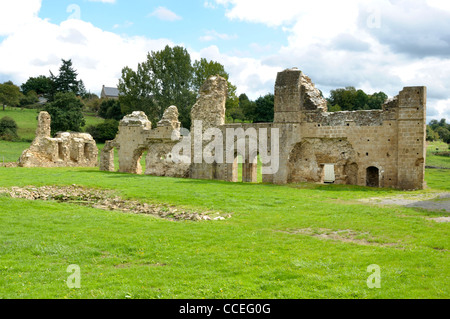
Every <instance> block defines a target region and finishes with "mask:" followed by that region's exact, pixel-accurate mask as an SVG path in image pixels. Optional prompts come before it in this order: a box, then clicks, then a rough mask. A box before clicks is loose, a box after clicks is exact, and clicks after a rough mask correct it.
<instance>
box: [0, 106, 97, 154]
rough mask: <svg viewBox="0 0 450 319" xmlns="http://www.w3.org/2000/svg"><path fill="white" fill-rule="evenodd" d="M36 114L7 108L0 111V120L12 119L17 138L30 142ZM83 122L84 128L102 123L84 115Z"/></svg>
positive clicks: (25, 110)
mask: <svg viewBox="0 0 450 319" xmlns="http://www.w3.org/2000/svg"><path fill="white" fill-rule="evenodd" d="M38 114H39V111H38V110H35V109H21V108H17V107H7V108H6V110H5V111H2V110H0V118H2V117H4V116H9V117H11V118H13V119H14V120H15V121H16V123H17V126H18V127H19V129H18V132H17V133H18V135H19V137H20V138H21V139H22V140H24V141H28V142H31V141H32V140H33V139H34V137H35V132H36V127H37V117H38ZM85 120H86V125H85V126H84V128H86V127H87V126H89V125H95V124H99V123H102V122H103V121H104V120H103V119H102V118H99V117H96V116H94V115H93V114H85ZM0 149H1V148H0Z"/></svg>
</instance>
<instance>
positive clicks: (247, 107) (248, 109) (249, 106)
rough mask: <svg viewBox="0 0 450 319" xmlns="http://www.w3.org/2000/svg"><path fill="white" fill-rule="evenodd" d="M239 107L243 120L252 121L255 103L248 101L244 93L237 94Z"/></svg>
mask: <svg viewBox="0 0 450 319" xmlns="http://www.w3.org/2000/svg"><path fill="white" fill-rule="evenodd" d="M239 108H240V109H241V110H242V113H243V115H244V120H245V121H248V122H253V121H254V120H255V110H256V103H255V102H254V101H250V99H249V98H248V96H247V95H246V94H245V93H242V94H241V95H239Z"/></svg>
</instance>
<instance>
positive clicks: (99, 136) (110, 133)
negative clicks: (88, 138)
mask: <svg viewBox="0 0 450 319" xmlns="http://www.w3.org/2000/svg"><path fill="white" fill-rule="evenodd" d="M86 131H87V132H88V133H89V134H91V135H92V137H93V138H94V140H95V141H96V142H97V143H105V142H106V141H109V140H113V139H114V138H115V137H116V134H117V132H118V131H119V122H118V121H116V120H106V121H105V122H103V123H100V124H97V125H89V126H88V127H87V128H86Z"/></svg>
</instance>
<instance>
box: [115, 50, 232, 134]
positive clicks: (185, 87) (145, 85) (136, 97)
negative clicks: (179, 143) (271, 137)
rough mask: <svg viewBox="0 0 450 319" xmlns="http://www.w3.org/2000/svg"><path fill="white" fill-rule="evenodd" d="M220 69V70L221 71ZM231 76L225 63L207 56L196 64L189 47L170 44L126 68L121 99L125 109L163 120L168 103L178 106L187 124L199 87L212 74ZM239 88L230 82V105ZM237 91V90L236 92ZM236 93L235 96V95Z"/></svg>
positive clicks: (189, 123)
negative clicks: (209, 59)
mask: <svg viewBox="0 0 450 319" xmlns="http://www.w3.org/2000/svg"><path fill="white" fill-rule="evenodd" d="M218 73H219V74H218ZM217 74H218V75H223V76H225V77H226V78H228V74H227V73H226V72H225V70H224V68H223V66H222V65H220V64H219V63H217V62H212V61H210V62H208V61H207V60H206V59H201V60H200V61H195V62H194V64H193V65H192V63H191V57H190V55H189V53H188V51H187V50H186V49H185V48H183V47H180V46H176V47H173V48H171V47H169V46H166V47H165V48H164V50H161V51H157V52H154V51H152V52H150V53H148V54H147V60H146V61H144V62H142V63H139V64H138V67H137V69H136V71H135V70H132V69H131V68H129V67H124V68H123V69H122V77H121V79H120V80H119V92H120V96H119V101H120V104H121V108H122V113H129V112H131V111H144V112H145V113H146V114H147V116H148V117H149V119H150V120H151V121H152V122H155V121H156V122H157V121H159V120H160V119H161V118H162V116H163V114H164V111H165V110H166V109H167V107H169V106H171V105H175V106H177V108H178V112H179V120H180V122H181V124H182V125H183V127H190V125H191V118H190V111H191V108H192V106H193V105H194V103H195V100H196V97H197V93H198V89H199V88H200V86H201V85H202V84H203V82H204V81H206V79H207V78H208V77H209V76H210V75H217ZM235 91H236V88H235V87H233V86H231V85H230V88H229V97H232V98H229V99H228V100H227V105H230V107H231V106H233V104H236V105H237V104H238V100H237V97H235ZM233 92H234V93H233ZM233 94H234V97H233Z"/></svg>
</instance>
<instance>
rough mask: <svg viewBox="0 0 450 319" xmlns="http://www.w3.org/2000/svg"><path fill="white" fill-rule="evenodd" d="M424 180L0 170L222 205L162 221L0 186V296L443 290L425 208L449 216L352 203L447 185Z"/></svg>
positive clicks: (338, 294)
mask: <svg viewBox="0 0 450 319" xmlns="http://www.w3.org/2000/svg"><path fill="white" fill-rule="evenodd" d="M17 112H19V111H17ZM30 113H31V112H30ZM25 114H27V113H26V112H24V113H23V114H22V116H23V118H24V119H23V121H24V122H26V119H25V117H26V116H30V114H28V115H25ZM16 116H17V114H16ZM16 120H17V119H16ZM30 128H31V125H30ZM28 146H29V143H11V142H0V160H1V158H2V156H5V158H6V159H11V161H16V160H17V158H18V157H19V156H20V154H21V152H22V151H23V150H24V149H25V148H27V147H28ZM98 147H99V149H101V148H102V147H103V145H101V144H99V145H98ZM436 147H443V145H440V144H439V145H438V144H430V145H429V150H430V151H429V152H430V156H429V158H428V161H430V160H431V161H435V162H438V161H439V163H440V165H439V166H440V167H450V163H449V162H448V161H447V158H444V159H440V158H439V159H435V157H437V156H434V155H432V154H431V151H432V150H433V148H436ZM2 154H5V155H2ZM143 163H144V159H143ZM427 163H428V162H427ZM116 165H118V163H117V156H116ZM426 181H427V185H428V188H427V189H426V190H423V191H414V192H402V191H398V190H394V189H377V188H367V187H359V186H347V185H319V184H308V183H304V184H293V185H285V186H277V185H267V184H261V183H260V184H249V183H227V182H220V181H203V180H190V179H176V178H163V177H154V176H145V175H130V174H121V173H110V172H100V171H99V170H98V169H97V168H29V169H27V168H2V167H0V187H12V186H19V187H25V186H28V185H33V186H35V187H40V186H45V185H55V186H68V185H73V184H76V185H79V186H84V187H86V188H94V189H109V190H114V191H115V192H116V193H117V195H118V196H120V197H122V198H124V199H133V200H139V201H141V202H146V203H150V204H164V205H174V206H177V207H179V208H180V209H189V210H193V211H199V212H202V211H210V212H220V213H224V214H225V215H227V214H230V215H231V218H228V219H226V220H217V221H198V222H194V221H176V222H175V221H170V220H166V219H161V218H157V217H153V216H149V215H137V214H131V213H123V212H118V211H105V210H100V209H95V208H90V207H85V206H80V205H75V204H72V203H59V202H56V201H27V200H24V199H12V198H10V197H9V196H7V195H2V194H0V299H1V298H5V299H16V298H26V299H28V298H50V299H53V298H57V299H64V298H69V299H78V298H88V299H105V298H107V299H110V298H119V299H127V298H131V299H138V298H148V299H157V298H166V299H167V298H194V299H201V298H213V299H221V298H230V299H244V298H245V299H247V298H250V299H252V298H255V299H259V298H267V299H273V298H288V299H300V298H395V299H402V298H440V299H447V298H449V297H450V289H449V285H448V283H449V275H450V269H449V252H448V251H449V249H450V240H449V230H450V228H449V227H450V226H449V224H448V223H437V222H435V221H433V220H429V218H434V217H448V215H449V214H448V213H447V212H445V211H428V210H423V209H418V208H411V207H402V206H379V205H375V204H373V203H372V204H365V203H363V202H361V201H359V200H361V199H367V198H372V197H377V198H378V197H386V196H395V195H405V196H406V195H418V194H431V193H442V192H444V191H446V192H449V191H450V182H449V181H450V170H437V169H427V170H426ZM333 234H334V236H332V235H333ZM336 234H341V235H339V236H336ZM373 264H375V265H378V266H379V267H380V270H381V288H379V289H376V288H375V289H370V288H369V287H368V286H367V279H368V277H369V276H370V275H371V274H372V273H370V272H368V271H367V268H368V266H369V265H373ZM70 265H77V266H79V268H80V275H81V288H80V289H76V288H75V289H73V288H69V287H68V286H67V284H66V282H67V279H68V277H69V276H70V275H71V273H68V272H67V269H68V267H69V266H70Z"/></svg>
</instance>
